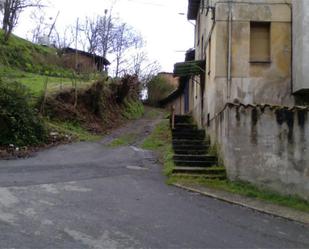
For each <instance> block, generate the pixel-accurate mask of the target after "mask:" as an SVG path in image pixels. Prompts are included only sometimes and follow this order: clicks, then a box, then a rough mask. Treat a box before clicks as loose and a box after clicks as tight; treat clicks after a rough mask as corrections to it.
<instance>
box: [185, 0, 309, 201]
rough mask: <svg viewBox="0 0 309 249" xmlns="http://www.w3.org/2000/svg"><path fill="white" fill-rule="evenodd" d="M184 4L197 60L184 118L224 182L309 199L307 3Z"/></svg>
mask: <svg viewBox="0 0 309 249" xmlns="http://www.w3.org/2000/svg"><path fill="white" fill-rule="evenodd" d="M188 2H189V8H188V19H189V20H193V21H195V22H196V25H195V60H196V61H205V67H204V68H202V69H201V71H200V74H199V75H198V76H194V77H191V82H190V85H189V91H190V93H189V96H192V97H191V98H190V112H191V113H192V115H193V116H194V118H195V120H196V122H197V123H198V124H199V126H201V127H206V130H207V132H208V134H209V135H210V137H211V140H212V142H213V143H216V144H217V145H218V147H219V148H220V152H221V156H222V159H223V160H224V162H225V166H226V168H227V172H228V176H229V178H230V179H234V180H235V179H237V180H243V181H248V182H251V183H254V184H257V185H261V186H267V187H270V188H272V189H274V190H277V191H280V192H283V193H285V194H298V195H301V196H302V197H305V198H306V199H309V153H308V148H309V120H308V118H307V116H308V110H309V109H308V107H306V106H304V105H305V104H306V102H307V101H308V100H309V95H308V93H309V91H308V89H309V81H308V76H307V75H306V73H305V72H306V70H307V71H308V69H309V68H308V67H309V63H306V61H308V60H309V34H308V33H309V32H308V31H309V29H308V28H307V27H308V26H307V24H308V22H309V18H308V13H309V12H308V11H306V8H307V10H308V8H309V1H307V0H300V1H299V0H229V1H222V0H189V1H188ZM308 102H309V101H308ZM300 104H301V105H303V106H298V105H300Z"/></svg>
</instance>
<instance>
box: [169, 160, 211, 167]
mask: <svg viewBox="0 0 309 249" xmlns="http://www.w3.org/2000/svg"><path fill="white" fill-rule="evenodd" d="M174 163H175V165H176V166H179V167H205V168H207V167H213V166H216V165H217V160H216V161H214V160H209V161H193V160H174Z"/></svg>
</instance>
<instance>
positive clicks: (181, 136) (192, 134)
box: [172, 132, 205, 140]
mask: <svg viewBox="0 0 309 249" xmlns="http://www.w3.org/2000/svg"><path fill="white" fill-rule="evenodd" d="M172 136H173V140H174V139H188V140H189V139H191V140H197V139H199V140H204V139H205V133H198V132H189V133H187V132H181V133H174V132H173V134H172Z"/></svg>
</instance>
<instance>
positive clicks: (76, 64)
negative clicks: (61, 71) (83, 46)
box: [61, 47, 111, 73]
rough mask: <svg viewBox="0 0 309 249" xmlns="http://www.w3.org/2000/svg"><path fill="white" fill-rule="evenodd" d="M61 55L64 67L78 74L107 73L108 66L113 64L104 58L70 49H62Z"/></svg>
mask: <svg viewBox="0 0 309 249" xmlns="http://www.w3.org/2000/svg"><path fill="white" fill-rule="evenodd" d="M61 55H62V58H63V62H64V65H65V66H66V67H68V68H72V69H76V70H77V71H78V72H88V73H89V72H94V71H99V72H102V71H107V66H109V65H110V64H111V63H110V62H109V61H108V60H107V59H106V58H104V57H102V56H99V55H96V54H92V53H88V52H85V51H81V50H76V49H73V48H69V47H67V48H64V49H62V51H61Z"/></svg>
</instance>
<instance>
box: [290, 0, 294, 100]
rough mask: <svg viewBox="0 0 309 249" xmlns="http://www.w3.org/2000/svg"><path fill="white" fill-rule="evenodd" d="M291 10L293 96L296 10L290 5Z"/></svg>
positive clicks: (292, 85)
mask: <svg viewBox="0 0 309 249" xmlns="http://www.w3.org/2000/svg"><path fill="white" fill-rule="evenodd" d="M289 6H290V8H291V96H293V95H294V16H293V15H294V9H293V4H291V5H289Z"/></svg>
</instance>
